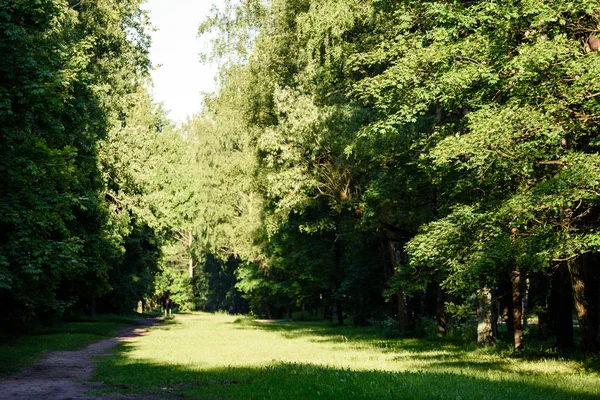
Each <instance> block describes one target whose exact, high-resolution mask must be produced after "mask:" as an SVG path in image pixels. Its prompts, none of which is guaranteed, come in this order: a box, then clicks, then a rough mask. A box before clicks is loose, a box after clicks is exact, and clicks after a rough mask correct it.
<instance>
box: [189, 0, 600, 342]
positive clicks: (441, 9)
mask: <svg viewBox="0 0 600 400" xmlns="http://www.w3.org/2000/svg"><path fill="white" fill-rule="evenodd" d="M598 30H600V6H599V5H598V3H597V2H596V1H568V0H560V1H554V2H523V1H511V0H498V1H469V2H456V1H436V2H429V1H425V2H424V1H393V0H379V1H358V0H335V1H331V0H327V1H325V0H272V1H270V2H263V1H260V0H245V1H241V2H239V3H233V2H227V6H226V8H225V9H223V10H217V9H215V10H214V13H213V15H212V16H211V17H210V18H209V19H208V20H207V21H205V22H204V23H203V24H202V25H201V26H200V34H208V33H212V34H215V33H216V35H215V36H214V37H216V40H215V41H214V43H213V45H214V46H213V51H212V53H210V54H208V55H207V56H208V57H209V58H211V57H212V59H213V60H220V61H221V64H222V73H221V75H220V91H219V92H218V94H216V95H215V96H213V97H210V98H208V99H207V100H206V104H205V111H204V112H203V113H202V114H200V115H198V116H196V117H195V118H194V119H193V120H192V121H190V123H189V126H188V128H187V129H188V133H189V135H190V137H193V138H194V140H195V142H196V143H199V144H200V146H199V147H198V148H199V149H201V150H200V151H198V152H197V154H196V158H195V162H196V163H198V165H199V168H198V174H196V175H195V179H197V181H196V182H197V185H198V188H199V189H198V194H199V196H200V198H201V200H199V201H198V202H197V204H198V205H199V208H197V209H196V210H197V212H196V214H195V218H196V222H195V226H196V227H197V228H196V229H195V231H194V232H193V235H194V238H195V240H196V243H197V249H198V254H213V255H214V256H215V257H220V258H221V259H227V258H229V257H233V258H235V259H237V260H238V262H239V267H238V268H237V269H236V272H235V273H236V279H237V284H236V285H237V286H236V287H237V289H238V290H240V291H241V292H243V294H244V296H245V298H246V299H247V300H248V301H249V302H250V305H251V308H252V309H253V310H254V312H256V313H266V314H268V315H269V316H271V317H277V316H280V315H281V314H282V313H284V312H286V311H288V310H289V309H290V308H294V309H300V308H305V307H312V308H317V307H322V309H325V311H326V312H329V314H330V315H331V317H332V318H333V317H334V316H335V317H336V318H337V321H338V322H339V323H340V324H341V323H343V322H344V314H348V315H350V316H352V318H353V320H354V322H355V323H358V324H360V323H365V322H367V321H368V320H369V319H371V318H377V317H378V316H380V315H381V313H382V312H384V313H387V314H388V315H393V316H394V317H395V318H396V319H397V320H398V323H399V329H400V330H401V331H408V330H411V329H413V328H414V326H415V321H416V320H417V319H418V317H419V316H420V315H422V314H423V313H429V314H432V315H436V316H437V321H438V330H439V332H440V334H443V333H444V332H445V314H446V312H447V311H448V310H447V309H445V308H444V307H445V306H451V307H452V308H453V311H454V312H455V313H458V314H461V313H464V312H467V313H469V312H474V311H475V310H476V309H478V315H479V318H480V330H479V338H478V340H479V341H480V342H481V343H487V342H490V341H492V340H494V335H495V331H496V327H495V325H494V323H495V321H496V320H497V315H496V316H494V313H496V312H497V310H498V307H497V305H498V304H499V305H500V311H501V312H502V313H503V314H504V318H505V321H506V322H507V325H508V326H509V328H510V329H512V331H513V332H514V345H515V348H516V349H520V348H521V347H522V346H523V333H522V332H523V328H522V321H523V318H522V315H521V312H522V310H523V308H522V305H523V304H524V302H523V296H524V295H526V296H527V297H528V298H527V301H526V302H525V304H529V305H530V306H531V307H530V308H535V311H536V313H537V315H538V317H539V328H540V334H541V335H542V336H545V335H548V334H549V333H552V334H553V335H555V336H556V337H557V339H558V344H559V345H561V346H572V345H573V324H572V318H571V312H572V310H573V308H574V310H575V311H576V313H577V317H578V320H579V326H580V330H581V335H582V339H583V347H584V348H585V349H586V350H589V351H598V350H599V349H600V348H599V339H598V327H599V321H598V308H599V307H600V299H599V298H598V293H599V292H600V290H598V289H599V286H598V284H599V272H598V256H597V253H598V250H599V248H600V247H599V246H600V236H599V233H598V226H599V224H598V223H599V221H598V217H599V215H598V211H599V208H598V206H599V204H598V202H599V199H600V198H599V193H598V185H599V183H598V182H599V181H598V176H600V158H599V156H598V145H599V141H598V140H599V137H600V136H599V134H600V130H599V127H600V117H599V115H600V80H598V79H597V77H598V76H599V75H600V62H599V58H598V53H596V52H595V50H597V46H596V47H595V48H594V46H591V45H590V44H593V43H595V42H594V40H597V39H596V37H595V36H594V34H596V33H597V32H598ZM386 298H387V299H388V303H385V299H386ZM492 304H493V305H494V307H492ZM526 321H527V320H526V319H525V322H526Z"/></svg>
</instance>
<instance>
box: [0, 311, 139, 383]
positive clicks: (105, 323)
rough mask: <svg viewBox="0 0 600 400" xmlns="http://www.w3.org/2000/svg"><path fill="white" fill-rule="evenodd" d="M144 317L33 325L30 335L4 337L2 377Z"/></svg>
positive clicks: (0, 345)
mask: <svg viewBox="0 0 600 400" xmlns="http://www.w3.org/2000/svg"><path fill="white" fill-rule="evenodd" d="M139 318H142V316H126V317H123V316H115V315H103V316H98V317H95V318H88V317H80V318H78V319H76V320H71V321H67V322H65V321H61V322H55V323H52V324H48V325H42V324H39V325H36V326H34V327H30V329H29V330H28V333H27V334H20V335H14V334H12V335H9V334H6V333H5V334H2V336H1V337H0V338H1V340H0V376H3V375H7V374H10V373H14V372H17V371H18V370H19V369H21V368H23V367H26V366H28V365H31V364H32V363H34V362H35V361H37V360H39V359H40V358H41V357H42V356H43V355H44V352H46V351H53V350H76V349H79V348H82V347H85V346H86V345H88V344H90V343H93V342H96V341H98V340H102V339H106V338H109V337H112V336H113V335H114V334H115V333H116V332H117V331H119V330H120V329H122V328H125V327H126V326H129V325H133V324H135V322H136V320H137V319H139Z"/></svg>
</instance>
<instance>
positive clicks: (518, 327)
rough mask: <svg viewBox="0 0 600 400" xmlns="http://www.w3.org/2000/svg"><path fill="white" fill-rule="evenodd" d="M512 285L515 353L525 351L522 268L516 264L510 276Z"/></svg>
mask: <svg viewBox="0 0 600 400" xmlns="http://www.w3.org/2000/svg"><path fill="white" fill-rule="evenodd" d="M510 280H511V285H512V306H513V310H512V311H513V312H512V317H513V318H512V319H513V325H514V329H515V331H514V344H515V351H520V350H522V349H523V346H524V343H523V324H522V321H521V305H522V299H521V268H520V266H519V265H518V264H515V269H514V270H513V271H512V273H511V275H510Z"/></svg>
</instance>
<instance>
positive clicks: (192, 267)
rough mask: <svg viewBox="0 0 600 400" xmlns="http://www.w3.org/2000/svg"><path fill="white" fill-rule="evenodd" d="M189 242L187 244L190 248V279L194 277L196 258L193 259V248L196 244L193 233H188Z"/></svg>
mask: <svg viewBox="0 0 600 400" xmlns="http://www.w3.org/2000/svg"><path fill="white" fill-rule="evenodd" d="M187 239H188V242H187V246H188V251H189V253H190V259H189V260H188V274H189V275H190V278H193V277H194V257H192V246H193V244H194V235H193V234H192V231H189V232H188V237H187Z"/></svg>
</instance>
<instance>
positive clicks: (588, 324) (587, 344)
mask: <svg viewBox="0 0 600 400" xmlns="http://www.w3.org/2000/svg"><path fill="white" fill-rule="evenodd" d="M585 261H587V260H586V258H584V257H580V258H579V259H577V260H574V261H569V262H568V268H569V274H570V276H571V287H572V289H573V299H574V300H575V311H576V313H577V319H578V321H579V330H580V331H581V339H582V341H583V349H584V350H585V351H589V352H592V353H597V352H598V351H599V350H600V342H599V341H598V324H597V323H596V321H594V318H593V316H592V315H591V313H590V304H589V302H588V299H587V296H586V294H587V293H586V292H587V290H586V281H585V279H584V271H583V263H584V262H585Z"/></svg>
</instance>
